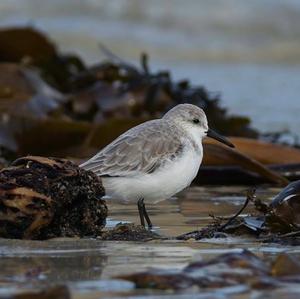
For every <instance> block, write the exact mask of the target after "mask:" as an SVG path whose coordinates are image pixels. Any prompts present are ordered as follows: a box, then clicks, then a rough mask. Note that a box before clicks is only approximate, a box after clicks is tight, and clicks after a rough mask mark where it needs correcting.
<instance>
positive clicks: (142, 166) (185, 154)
mask: <svg viewBox="0 0 300 299" xmlns="http://www.w3.org/2000/svg"><path fill="white" fill-rule="evenodd" d="M206 136H209V137H212V138H214V139H216V140H218V141H220V142H222V143H224V144H226V145H228V146H230V147H234V145H233V144H232V143H231V142H230V141H229V140H228V139H226V138H225V137H222V136H220V135H219V134H218V133H216V132H215V131H213V130H211V129H209V128H208V123H207V118H206V115H205V113H204V111H203V110H202V109H201V108H199V107H198V106H195V105H191V104H180V105H177V106H175V107H174V108H173V109H171V110H169V111H168V112H167V113H166V114H165V115H164V116H163V117H162V118H160V119H154V120H150V121H146V122H144V123H142V124H140V125H138V126H136V127H133V128H131V129H130V130H128V131H127V132H125V133H123V134H122V135H120V136H119V137H118V138H117V139H115V140H114V141H113V142H112V143H110V144H108V145H107V146H106V147H104V148H103V149H102V150H101V151H100V152H99V153H98V154H96V155H95V156H93V157H92V158H91V159H89V160H88V161H86V162H85V163H83V164H81V165H80V166H81V167H82V168H84V169H86V170H91V171H93V172H95V173H96V174H97V175H98V176H100V177H101V178H102V182H103V186H104V189H105V192H106V195H108V196H109V197H112V198H116V199H119V200H121V201H123V202H136V203H137V206H138V211H139V216H140V221H141V225H143V226H145V220H146V222H147V225H148V227H149V228H151V227H152V223H151V220H150V217H149V215H148V213H147V210H146V207H145V203H144V202H152V203H155V202H158V201H160V200H164V199H167V198H170V197H172V196H173V195H175V194H176V193H178V192H179V191H181V190H183V189H184V188H186V187H188V186H189V185H190V184H191V182H192V181H193V179H194V178H195V176H196V175H197V172H198V170H199V167H200V164H201V162H202V158H203V147H202V139H203V138H204V137H206Z"/></svg>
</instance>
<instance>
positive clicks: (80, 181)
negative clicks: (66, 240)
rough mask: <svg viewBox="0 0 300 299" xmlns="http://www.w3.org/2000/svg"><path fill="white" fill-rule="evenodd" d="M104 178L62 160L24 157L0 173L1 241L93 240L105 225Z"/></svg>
mask: <svg viewBox="0 0 300 299" xmlns="http://www.w3.org/2000/svg"><path fill="white" fill-rule="evenodd" d="M103 195H104V188H103V186H102V183H101V180H100V178H98V177H97V176H96V175H95V174H94V173H93V172H91V171H85V170H84V169H81V168H79V167H78V166H77V165H75V164H74V163H71V162H70V161H67V160H63V159H50V158H44V157H32V156H31V157H25V158H20V159H18V160H16V161H15V162H14V163H13V164H12V165H11V166H10V167H8V168H4V169H2V170H1V172H0V237H5V238H17V239H38V240H44V239H49V238H53V237H64V236H67V237H74V236H81V237H82V236H88V235H89V236H95V235H98V234H99V233H100V232H101V230H102V228H103V227H104V226H105V223H106V216H107V207H106V204H105V201H104V200H102V199H101V197H102V196H103Z"/></svg>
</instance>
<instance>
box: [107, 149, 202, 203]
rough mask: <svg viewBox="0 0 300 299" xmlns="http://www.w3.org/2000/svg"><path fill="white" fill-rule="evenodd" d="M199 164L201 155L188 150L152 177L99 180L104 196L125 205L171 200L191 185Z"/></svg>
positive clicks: (147, 175) (148, 175) (146, 175)
mask: <svg viewBox="0 0 300 299" xmlns="http://www.w3.org/2000/svg"><path fill="white" fill-rule="evenodd" d="M201 161H202V152H201V153H196V152H195V151H192V150H189V151H187V152H185V154H184V155H182V157H180V158H179V159H177V160H175V161H172V162H169V163H168V164H167V165H166V166H165V167H163V168H162V169H161V170H158V171H156V172H154V173H152V174H145V175H140V176H137V177H128V178H126V177H118V178H107V177H104V178H102V180H103V185H104V188H105V191H106V195H108V196H110V197H112V198H115V199H118V200H121V201H124V202H132V201H133V202H136V201H137V200H138V199H140V198H144V199H145V201H148V202H158V201H160V200H164V199H167V198H170V197H171V196H173V195H174V194H176V193H178V192H179V191H181V190H183V189H184V188H186V187H187V186H189V185H190V184H191V182H192V180H193V179H194V178H195V176H196V175H197V172H198V170H199V167H200V164H201Z"/></svg>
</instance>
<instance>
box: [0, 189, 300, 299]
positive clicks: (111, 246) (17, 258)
mask: <svg viewBox="0 0 300 299" xmlns="http://www.w3.org/2000/svg"><path fill="white" fill-rule="evenodd" d="M245 190H246V188H245V187H243V186H242V187H216V186H213V187H208V188H206V187H201V188H200V187H192V188H189V189H188V190H186V191H185V192H182V193H181V194H180V195H179V196H178V198H175V199H170V200H166V201H163V202H161V203H159V204H157V205H148V208H149V212H150V214H151V216H152V220H153V222H154V223H155V224H156V225H157V226H158V227H157V228H156V230H157V231H158V232H159V233H161V234H163V235H167V236H176V235H179V234H181V233H185V232H188V231H192V230H195V229H196V228H200V227H202V226H203V225H206V224H207V223H208V222H209V221H210V220H211V219H210V217H209V214H214V215H215V216H229V215H230V214H232V213H235V212H236V210H237V209H238V208H239V206H240V205H241V204H243V202H244V194H245ZM277 191H278V190H276V189H266V188H263V189H259V190H258V192H257V193H258V196H259V197H260V198H263V199H266V200H268V199H270V198H271V197H272V196H273V195H274V194H275V193H276V192H277ZM109 210H110V222H109V223H110V225H112V224H113V223H117V222H120V221H130V222H137V221H138V213H137V208H136V205H133V204H131V205H120V204H117V203H113V202H110V203H109ZM250 211H251V207H249V209H248V212H250ZM243 248H247V249H250V250H252V251H253V252H255V253H256V254H258V255H259V256H262V257H264V258H267V259H270V260H272V259H273V258H274V257H275V256H276V255H278V254H279V253H280V252H289V253H291V254H295V255H296V256H297V257H300V247H299V246H298V247H290V246H286V247H284V246H281V245H276V246H274V245H272V244H262V243H260V242H258V241H257V240H256V239H255V238H228V239H222V240H204V241H201V242H181V241H176V240H168V241H157V240H155V241H151V242H146V243H143V242H109V241H105V242H103V241H100V240H95V239H75V238H73V239H67V238H64V239H54V240H49V241H42V242H41V241H20V240H5V239H1V240H0V257H1V258H0V268H1V271H0V297H1V294H3V293H14V292H20V291H22V290H25V289H28V288H37V287H41V286H46V285H47V286H48V285H49V284H57V283H60V284H61V283H66V284H68V285H69V287H70V288H71V289H72V294H73V295H74V296H75V298H99V296H102V297H103V296H104V297H106V298H112V297H118V296H119V298H124V297H127V296H144V295H146V294H149V291H148V290H135V289H134V288H133V286H132V284H128V283H126V282H123V281H119V280H115V279H112V278H113V277H117V276H119V275H121V274H128V273H132V272H137V271H142V270H146V269H149V268H150V267H155V268H157V267H160V268H173V269H176V268H182V267H184V266H185V265H187V264H188V263H189V262H191V261H194V260H201V259H209V258H212V257H214V256H216V255H219V254H222V253H225V252H230V251H241V250H242V249H243ZM151 292H152V293H151V294H152V295H153V296H154V298H155V296H159V295H160V294H161V293H159V292H158V291H151ZM297 292H298V291H297ZM229 293H230V292H229ZM204 294H206V295H207V296H208V297H207V298H209V296H213V298H216V297H215V296H216V294H218V296H221V297H220V298H225V297H224V296H225V294H223V293H222V291H221V290H220V291H218V292H217V293H215V292H213V293H209V292H208V293H203V295H204ZM212 294H213V295H212ZM165 295H166V294H165ZM189 295H191V294H189ZM227 295H228V296H226V298H228V297H230V298H238V297H239V296H240V294H239V295H237V294H236V293H234V292H233V293H230V295H229V294H227ZM182 296H183V297H184V296H185V295H184V294H182ZM222 296H223V297H222ZM236 296H238V297H236ZM249 296H250V293H249V292H248V293H247V294H245V297H243V298H249ZM204 297H205V296H204ZM178 298H180V296H179V297H178ZM188 298H192V297H188ZM197 298H198V297H197ZM240 298H242V297H240Z"/></svg>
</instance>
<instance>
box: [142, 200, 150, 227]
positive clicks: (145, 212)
mask: <svg viewBox="0 0 300 299" xmlns="http://www.w3.org/2000/svg"><path fill="white" fill-rule="evenodd" d="M143 211H144V216H145V219H146V221H147V224H148V228H152V222H151V220H150V217H149V215H148V212H147V210H146V206H145V204H144V201H143Z"/></svg>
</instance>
